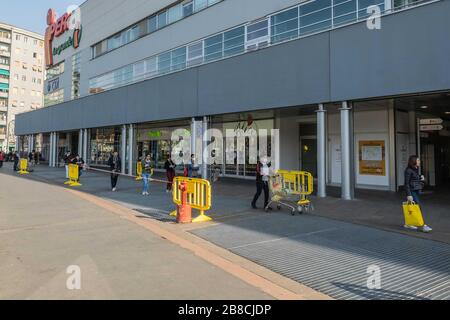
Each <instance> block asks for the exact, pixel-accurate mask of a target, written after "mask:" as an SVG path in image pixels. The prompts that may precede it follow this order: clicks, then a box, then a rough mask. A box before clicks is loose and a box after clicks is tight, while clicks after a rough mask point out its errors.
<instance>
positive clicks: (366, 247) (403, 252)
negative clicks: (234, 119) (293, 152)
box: [25, 167, 450, 299]
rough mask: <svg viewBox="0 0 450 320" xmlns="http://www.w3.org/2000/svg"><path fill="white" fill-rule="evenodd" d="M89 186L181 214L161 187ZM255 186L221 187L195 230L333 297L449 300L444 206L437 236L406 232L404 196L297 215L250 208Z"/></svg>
mask: <svg viewBox="0 0 450 320" xmlns="http://www.w3.org/2000/svg"><path fill="white" fill-rule="evenodd" d="M25 179H34V180H36V179H37V180H42V181H46V182H50V183H54V184H57V185H62V183H63V182H64V180H65V179H64V169H50V168H48V167H38V168H36V171H35V172H34V173H33V174H32V175H31V176H30V177H26V178H25ZM82 183H83V184H84V185H83V186H82V187H81V188H79V190H80V191H83V192H87V193H90V194H94V195H97V196H100V197H102V198H105V199H109V200H113V201H115V202H118V203H120V204H121V205H124V206H126V207H128V208H130V209H134V210H137V211H139V212H141V213H143V214H146V215H148V216H151V217H154V218H156V219H161V220H163V221H164V220H166V219H167V213H168V212H169V211H171V210H173V209H174V206H173V205H171V196H170V194H166V193H165V192H164V189H165V187H164V186H162V185H160V184H152V188H151V193H152V194H151V196H150V197H143V196H142V195H140V192H139V191H140V187H141V185H140V183H138V182H135V181H132V180H131V179H126V178H121V180H120V182H119V192H117V193H113V192H111V191H110V190H109V177H108V176H107V175H104V174H98V173H92V172H90V173H87V174H86V175H85V176H83V177H82ZM253 189H254V183H253V182H242V181H240V182H239V183H236V182H233V181H226V180H225V181H222V182H220V183H217V184H214V195H213V203H214V207H213V209H212V210H211V212H212V216H213V218H214V222H213V223H208V224H201V225H192V226H190V227H189V230H190V231H191V232H192V233H194V234H196V235H197V236H199V237H202V238H204V239H206V240H208V241H211V242H213V243H215V244H217V245H219V246H222V247H223V248H226V249H228V250H230V251H231V252H234V253H236V254H238V255H241V256H242V257H245V258H247V259H250V260H252V261H254V262H256V263H258V264H260V265H262V266H264V267H266V268H268V269H270V270H272V271H274V272H277V273H279V274H281V275H284V276H286V277H289V278H290V279H292V280H295V281H298V282H299V283H303V284H306V285H308V286H310V287H311V288H313V289H316V290H319V291H321V292H323V293H325V294H328V295H330V296H331V297H333V298H339V299H449V298H450V245H448V244H446V243H450V236H449V231H450V230H449V227H448V226H449V225H448V217H447V214H448V211H446V209H445V206H444V207H439V208H438V209H439V210H440V211H439V210H438V211H430V212H431V214H433V212H434V213H435V212H438V216H436V215H435V216H432V215H430V217H428V218H429V221H432V223H433V224H432V225H433V227H434V228H435V232H434V233H433V234H430V235H425V234H419V233H411V232H408V231H405V230H403V229H402V228H401V225H402V215H401V208H400V207H399V206H398V203H401V200H402V197H401V196H400V195H391V196H390V197H386V193H374V194H375V196H374V195H373V194H372V193H371V194H370V195H368V194H364V193H360V194H359V195H358V197H359V200H357V201H354V202H346V201H341V200H339V199H334V198H330V199H324V200H320V201H319V200H317V199H313V201H314V203H315V205H316V212H315V214H313V215H305V216H296V217H291V216H290V215H289V213H288V212H286V211H281V212H273V213H271V214H266V213H264V212H262V211H254V210H250V209H249V205H248V199H249V198H251V196H252V193H253V191H254V190H253ZM425 201H426V200H425ZM431 205H433V204H432V203H431ZM339 213H340V215H339ZM330 218H332V219H330ZM337 219H338V220H344V221H347V222H342V221H338V220H337ZM348 222H351V223H348ZM361 224H366V225H370V226H375V228H374V227H366V226H361ZM430 224H431V223H430ZM381 229H384V230H381ZM422 238H426V239H422ZM431 240H439V241H440V242H436V241H431ZM371 265H376V266H378V267H380V268H381V272H382V281H383V282H382V283H383V287H382V290H369V289H368V288H367V283H366V282H367V279H368V277H369V275H368V274H367V268H368V267H369V266H371Z"/></svg>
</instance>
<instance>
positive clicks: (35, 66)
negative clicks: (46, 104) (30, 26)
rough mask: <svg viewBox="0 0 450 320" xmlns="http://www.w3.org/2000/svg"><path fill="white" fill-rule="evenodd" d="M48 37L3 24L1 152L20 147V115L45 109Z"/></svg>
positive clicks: (0, 30) (0, 32) (0, 52)
mask: <svg viewBox="0 0 450 320" xmlns="http://www.w3.org/2000/svg"><path fill="white" fill-rule="evenodd" d="M43 40H44V37H43V36H41V35H39V34H36V33H34V32H30V31H27V30H23V29H20V28H16V27H14V26H11V25H8V24H5V23H0V149H2V150H4V151H9V150H12V149H15V148H16V142H17V141H16V136H15V134H14V130H15V129H14V128H15V118H16V115H17V114H20V113H23V112H28V111H32V110H37V109H39V108H41V107H42V106H43V87H44V74H45V67H44V41H43Z"/></svg>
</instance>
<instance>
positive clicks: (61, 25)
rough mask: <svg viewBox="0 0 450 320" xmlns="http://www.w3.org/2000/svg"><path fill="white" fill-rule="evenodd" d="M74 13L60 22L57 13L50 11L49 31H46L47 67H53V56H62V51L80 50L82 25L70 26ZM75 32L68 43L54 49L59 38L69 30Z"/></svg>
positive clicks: (48, 16) (66, 15)
mask: <svg viewBox="0 0 450 320" xmlns="http://www.w3.org/2000/svg"><path fill="white" fill-rule="evenodd" d="M71 17H72V13H67V12H66V13H65V14H64V15H63V16H61V17H60V18H59V19H58V20H56V12H55V10H53V9H49V10H48V13H47V25H48V27H47V30H46V31H45V62H46V65H47V67H51V66H52V65H53V56H55V55H59V54H61V52H62V51H64V50H65V49H67V48H69V47H73V48H74V49H76V48H78V47H79V45H80V41H81V34H82V32H81V25H76V26H75V27H72V28H71V26H70V25H69V22H70V19H71ZM71 29H72V30H73V35H72V36H70V37H69V38H68V39H67V41H65V42H64V43H63V44H61V45H60V46H58V47H57V48H53V40H54V39H55V38H59V37H60V36H62V35H63V34H65V33H66V32H68V31H69V30H71Z"/></svg>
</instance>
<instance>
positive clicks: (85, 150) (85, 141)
mask: <svg viewBox="0 0 450 320" xmlns="http://www.w3.org/2000/svg"><path fill="white" fill-rule="evenodd" d="M88 132H89V129H84V133H83V155H82V158H83V159H84V161H85V162H86V161H87V156H88V154H87V153H88Z"/></svg>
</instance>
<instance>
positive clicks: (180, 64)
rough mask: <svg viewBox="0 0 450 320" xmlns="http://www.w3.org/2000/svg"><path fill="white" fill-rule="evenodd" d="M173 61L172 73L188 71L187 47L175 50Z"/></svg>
mask: <svg viewBox="0 0 450 320" xmlns="http://www.w3.org/2000/svg"><path fill="white" fill-rule="evenodd" d="M171 59H172V62H171V65H172V66H171V70H172V71H178V70H183V69H186V47H182V48H179V49H175V50H173V51H172V57H171Z"/></svg>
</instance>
